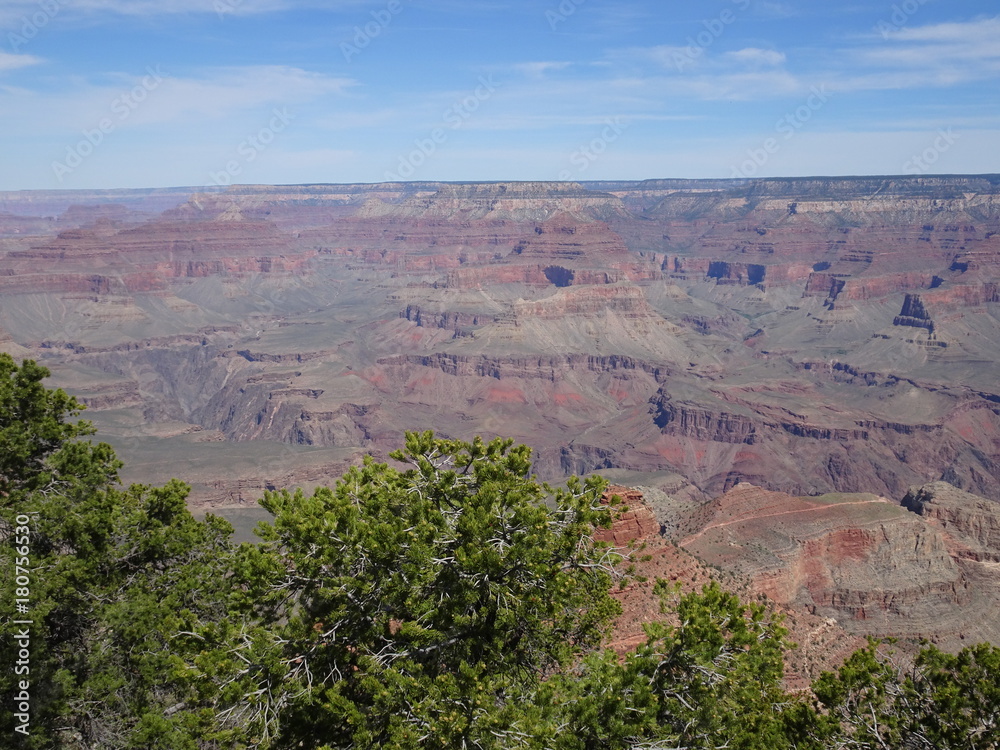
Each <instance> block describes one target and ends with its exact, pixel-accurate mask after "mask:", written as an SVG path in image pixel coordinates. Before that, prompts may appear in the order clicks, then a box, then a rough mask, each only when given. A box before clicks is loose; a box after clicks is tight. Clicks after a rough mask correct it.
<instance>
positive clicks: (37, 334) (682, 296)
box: [0, 176, 1000, 499]
mask: <svg viewBox="0 0 1000 750" xmlns="http://www.w3.org/2000/svg"><path fill="white" fill-rule="evenodd" d="M998 193H1000V189H998V184H997V180H996V179H995V178H993V177H989V176H987V177H971V178H933V179H932V178H927V179H924V178H914V179H835V180H764V181H725V180H723V181H718V180H716V181H688V180H656V181H648V182H644V183H622V182H602V183H594V184H576V183H569V184H563V183H496V184H485V183H484V184H464V185H463V184H440V183H408V184H376V185H311V186H289V187H272V186H239V187H234V188H231V189H228V190H224V191H223V190H220V191H215V192H210V191H201V192H198V193H186V192H183V191H181V192H179V191H120V192H116V193H115V192H113V193H102V192H95V193H86V194H84V193H80V194H74V193H51V194H48V193H46V194H24V195H22V194H16V195H15V194H11V195H3V196H0V211H3V212H5V219H4V221H6V222H7V223H6V224H4V223H2V222H0V327H2V328H3V330H4V331H5V332H8V334H9V338H8V339H7V340H5V342H0V346H4V347H5V348H6V349H8V350H10V351H17V352H18V353H19V354H23V353H29V354H31V355H33V356H36V357H38V358H42V359H43V360H45V362H46V363H47V364H49V365H50V366H52V367H53V368H54V369H55V370H56V371H57V372H58V373H59V377H60V378H63V380H61V381H60V383H61V384H64V385H67V386H68V387H70V388H72V387H73V384H74V382H79V383H81V384H83V383H85V384H86V386H85V387H83V386H81V389H80V390H79V391H78V392H79V393H80V394H81V396H83V397H85V398H87V399H88V400H89V401H90V403H91V406H92V411H91V413H90V415H89V416H92V417H95V418H97V419H98V421H99V423H101V420H102V416H101V415H105V414H106V415H107V419H106V421H104V423H103V424H102V425H101V426H102V427H103V428H105V429H110V430H112V431H114V430H118V431H121V432H122V433H123V434H126V433H127V434H145V433H155V432H156V431H157V430H158V429H159V427H158V425H159V421H158V420H163V419H168V420H174V421H178V422H181V423H184V424H187V425H189V426H191V427H192V428H194V427H197V428H199V429H203V430H207V431H214V432H218V434H220V435H222V436H224V437H225V438H226V440H227V441H233V442H234V443H235V442H236V441H261V440H274V441H278V442H280V443H281V444H283V445H288V446H292V449H293V450H297V449H299V448H302V449H305V448H310V447H322V446H326V447H331V448H338V449H340V448H343V449H345V450H347V449H351V450H354V451H362V450H372V451H375V452H379V451H383V450H386V449H388V448H391V447H393V446H394V445H395V444H396V443H398V441H399V439H400V436H401V433H402V431H403V430H404V429H410V428H425V427H434V428H436V429H437V430H439V431H441V432H444V433H446V434H450V435H455V436H465V437H469V436H472V435H473V434H492V433H503V434H510V435H512V436H514V437H516V438H518V439H520V440H522V441H523V442H527V443H529V444H532V445H534V446H535V447H536V449H537V452H536V460H537V467H538V471H539V472H540V473H541V474H542V475H544V476H545V477H546V478H549V479H559V478H561V477H562V476H563V475H564V474H565V473H566V472H569V471H577V472H590V471H595V470H620V471H622V472H626V473H629V472H631V473H642V474H644V475H651V476H654V477H657V478H662V480H663V481H664V482H670V483H674V482H677V481H680V482H681V483H682V484H683V492H685V493H686V494H687V495H688V496H689V497H692V498H701V499H707V498H708V497H711V496H714V495H717V494H719V493H722V492H725V491H726V490H728V489H731V488H732V487H734V486H735V485H737V484H738V483H739V482H741V481H749V482H753V483H754V484H757V485H759V486H763V487H766V488H768V489H770V490H781V491H787V492H790V493H793V494H816V493H822V492H829V491H851V492H864V491H871V492H876V493H880V494H883V495H885V496H888V497H893V498H896V499H899V498H902V496H903V495H905V494H906V492H907V490H908V488H909V487H910V486H911V485H917V484H924V483H926V482H930V481H934V480H939V479H942V478H943V479H947V480H948V481H950V482H953V483H955V484H957V485H960V486H961V487H962V488H964V489H965V490H967V491H970V492H976V493H979V494H982V495H984V496H988V497H990V498H992V499H1000V491H998V490H997V487H998V486H1000V393H998V389H997V387H996V379H995V376H993V375H991V373H992V372H993V371H994V369H995V367H994V366H995V364H996V360H997V354H996V352H997V351H1000V326H998V325H997V317H998V315H997V314H998V307H997V305H998V300H1000V298H998V292H997V288H998V287H997V284H998V281H1000V261H998V258H1000V226H998V225H1000V208H998ZM4 226H6V227H8V229H6V230H4V229H3V227H4ZM28 231H30V232H33V233H35V234H26V232H28ZM4 232H6V235H4ZM100 374H103V375H100ZM95 377H97V379H98V381H99V380H100V378H101V377H104V378H106V382H103V383H101V382H96V383H95V382H94V378H95ZM126 458H127V456H126ZM219 471H220V473H223V472H224V471H225V467H224V462H223V464H221V465H220V468H219ZM678 477H680V478H681V479H677V478H678ZM657 481H660V479H657Z"/></svg>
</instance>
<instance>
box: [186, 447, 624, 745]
mask: <svg viewBox="0 0 1000 750" xmlns="http://www.w3.org/2000/svg"><path fill="white" fill-rule="evenodd" d="M392 458H393V459H395V460H396V461H398V462H402V463H404V464H406V465H408V466H409V468H408V469H406V470H405V471H400V470H397V469H395V468H393V467H390V466H389V465H387V464H380V463H375V462H374V461H372V460H367V461H365V463H364V465H363V466H362V467H356V468H353V469H351V470H350V471H348V472H347V474H345V475H344V477H343V478H342V479H341V480H340V481H339V482H337V484H336V486H335V487H333V488H320V489H318V490H316V491H315V492H314V493H313V494H312V495H311V496H308V497H307V496H306V495H304V494H303V493H302V492H301V491H299V492H296V493H294V494H292V493H289V492H277V493H270V494H268V495H267V496H266V497H265V499H264V501H263V503H262V504H263V505H264V507H265V508H267V509H268V510H269V511H271V512H272V513H273V514H274V516H275V519H274V523H273V525H264V526H263V528H262V529H261V531H260V535H261V537H262V539H263V544H261V545H259V546H257V547H248V548H245V549H244V550H243V553H242V556H241V558H240V561H239V565H238V576H239V579H240V581H241V582H242V586H243V588H245V592H241V593H240V594H239V596H238V597H237V598H238V599H240V602H241V604H242V606H243V608H244V615H243V619H242V620H241V622H240V624H239V626H238V627H237V626H235V625H230V624H226V625H218V626H214V625H213V626H209V627H207V628H205V629H204V630H203V631H202V632H200V633H199V635H198V638H200V639H202V640H203V641H204V643H205V644H211V646H212V647H211V648H210V649H203V651H204V653H205V655H204V656H202V657H199V659H197V660H195V662H194V663H193V664H192V665H191V676H192V679H193V680H194V681H195V682H200V681H204V680H206V679H213V680H215V682H216V684H217V686H218V692H217V694H216V696H215V698H214V699H215V700H217V701H218V706H219V709H220V711H221V714H222V715H223V716H225V717H227V718H229V719H231V720H232V721H231V723H232V724H235V725H238V726H241V727H243V728H244V730H246V731H247V732H249V733H251V734H254V735H255V736H260V737H266V738H268V739H269V740H271V741H273V742H274V743H275V744H276V745H277V746H303V747H317V746H319V745H321V744H329V745H331V746H336V747H340V746H351V747H381V746H384V745H391V746H399V747H403V746H421V747H424V746H440V747H460V746H462V745H463V744H465V745H469V746H483V743H484V742H486V743H488V744H489V743H495V738H496V737H497V736H498V735H502V734H504V733H505V732H507V731H509V730H510V728H511V726H512V721H513V719H512V717H511V710H510V709H511V707H512V706H513V705H516V703H517V702H518V700H520V699H521V698H523V697H524V696H525V695H527V694H528V693H529V692H530V691H531V690H533V689H534V688H535V687H536V686H537V685H538V683H539V682H540V681H541V680H543V679H544V678H545V677H546V676H548V675H551V674H553V673H555V672H557V671H558V670H559V669H561V668H564V667H566V666H567V665H569V664H571V663H572V662H573V660H574V659H575V658H576V657H577V656H578V655H579V654H581V653H583V652H585V651H587V650H589V649H592V648H595V647H596V646H598V645H599V644H600V642H601V640H602V638H603V637H604V636H605V635H606V633H607V630H608V627H609V625H610V623H611V621H612V618H613V617H614V616H615V614H616V613H617V612H618V605H617V604H616V602H615V601H614V600H613V599H612V598H611V597H610V595H609V593H608V591H609V588H610V586H611V584H612V581H613V578H614V577H615V575H616V570H615V565H616V562H618V561H619V560H620V555H617V554H616V553H614V552H613V551H612V550H611V549H609V548H608V547H607V546H606V545H603V544H599V543H596V542H594V541H593V538H592V532H593V529H594V527H595V526H597V525H604V524H607V523H609V522H610V520H611V510H610V509H609V508H608V507H607V506H606V505H602V504H601V503H600V497H601V493H602V490H603V487H604V483H603V482H602V481H601V480H599V479H596V478H594V479H590V480H588V481H587V482H580V481H578V480H575V479H574V480H571V481H570V482H569V483H568V485H567V488H566V489H560V490H552V489H551V488H549V487H547V486H545V485H542V484H539V483H538V482H536V481H535V480H534V478H533V477H531V475H530V469H531V458H530V450H529V449H528V448H527V447H525V446H516V447H514V446H513V441H511V440H501V439H497V440H493V441H491V442H489V443H485V442H483V441H482V440H480V439H476V440H474V441H473V442H471V443H466V442H461V441H453V440H440V439H435V438H434V436H433V434H432V433H430V432H425V433H422V434H408V435H407V438H406V447H405V449H404V450H402V451H398V452H396V453H393V454H392ZM546 500H548V501H549V502H550V503H551V507H549V506H548V505H546ZM231 654H235V655H236V658H235V659H234V658H233V657H232V656H230V655H231ZM244 736H246V735H244ZM299 743H301V745H300V744H299Z"/></svg>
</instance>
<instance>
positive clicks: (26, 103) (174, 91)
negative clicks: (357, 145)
mask: <svg viewBox="0 0 1000 750" xmlns="http://www.w3.org/2000/svg"><path fill="white" fill-rule="evenodd" d="M352 85H354V81H352V80H351V79H347V78H333V77H329V76H325V75H322V74H319V73H314V72H311V71H306V70H302V69H301V68H293V67H286V66H251V67H242V68H223V69H211V70H208V71H205V72H204V73H203V74H202V75H201V76H198V77H195V76H191V77H181V76H176V77H175V76H172V75H171V71H170V69H169V68H167V67H166V66H162V67H161V66H157V65H153V66H150V68H149V69H148V70H147V71H143V72H141V73H140V74H138V75H124V74H118V75H115V76H111V77H110V81H109V80H108V79H106V80H105V81H104V82H102V83H100V84H94V83H92V82H89V81H82V80H73V81H68V82H67V86H66V88H65V89H64V90H63V91H62V92H58V93H45V94H44V95H43V94H41V93H39V92H36V91H29V90H26V89H23V88H22V89H13V88H5V89H0V109H2V110H3V111H9V112H20V113H22V116H21V117H19V118H15V119H13V120H6V121H4V122H3V124H2V128H0V132H2V133H3V134H4V135H5V136H7V137H10V136H22V135H29V134H32V135H37V134H39V133H50V134H51V133H56V134H59V133H65V134H67V137H69V135H72V134H77V133H79V132H80V131H82V130H83V129H85V128H94V127H96V126H97V125H98V123H100V122H101V120H102V119H110V120H111V121H112V122H113V123H114V124H115V129H116V130H117V129H128V128H133V127H135V126H139V125H144V126H148V125H162V124H170V125H184V126H200V127H204V126H208V125H209V124H210V123H219V122H222V123H225V122H226V121H227V120H232V119H233V118H242V120H248V121H250V122H252V121H253V118H254V117H257V116H264V115H266V114H267V113H268V112H269V111H270V110H271V109H272V108H282V107H288V108H290V109H293V110H294V108H295V107H296V106H304V105H306V104H308V103H310V102H313V101H317V100H321V99H324V98H326V97H329V96H342V95H343V94H344V92H345V91H346V90H347V89H348V88H349V87H351V86H352Z"/></svg>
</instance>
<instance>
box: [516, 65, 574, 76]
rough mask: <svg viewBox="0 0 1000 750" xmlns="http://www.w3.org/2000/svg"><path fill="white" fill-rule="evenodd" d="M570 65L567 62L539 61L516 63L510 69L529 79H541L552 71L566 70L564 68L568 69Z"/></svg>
mask: <svg viewBox="0 0 1000 750" xmlns="http://www.w3.org/2000/svg"><path fill="white" fill-rule="evenodd" d="M570 65H572V63H569V62H554V61H541V62H526V63H517V64H516V65H513V66H512V67H513V69H514V70H515V71H517V72H518V73H523V74H524V75H526V76H529V77H530V78H541V77H543V76H544V75H545V74H546V73H548V72H550V71H553V70H566V68H568V67H570Z"/></svg>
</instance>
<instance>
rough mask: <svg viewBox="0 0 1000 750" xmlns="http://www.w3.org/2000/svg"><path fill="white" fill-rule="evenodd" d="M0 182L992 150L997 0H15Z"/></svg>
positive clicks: (999, 18)
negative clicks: (840, 0) (833, 0)
mask: <svg viewBox="0 0 1000 750" xmlns="http://www.w3.org/2000/svg"><path fill="white" fill-rule="evenodd" d="M0 113H2V114H0V190H28V189H98V188H102V189H103V188H138V187H178V186H184V187H188V186H191V187H200V186H213V185H220V186H221V185H230V184H303V183H346V182H382V181H398V180H407V181H409V180H445V181H493V180H573V181H578V180H642V179H654V178H736V177H739V178H750V177H783V176H784V177H794V176H810V175H867V174H872V175H876V174H894V175H899V174H910V175H921V174H982V173H997V172H1000V7H998V4H997V3H996V0H896V1H894V2H888V1H873V0H844V2H839V3H837V2H828V1H826V0H808V1H807V0H794V1H793V0H789V1H787V2H782V1H780V0H483V1H482V2H476V1H475V0H375V1H374V2H368V1H367V0H0Z"/></svg>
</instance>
